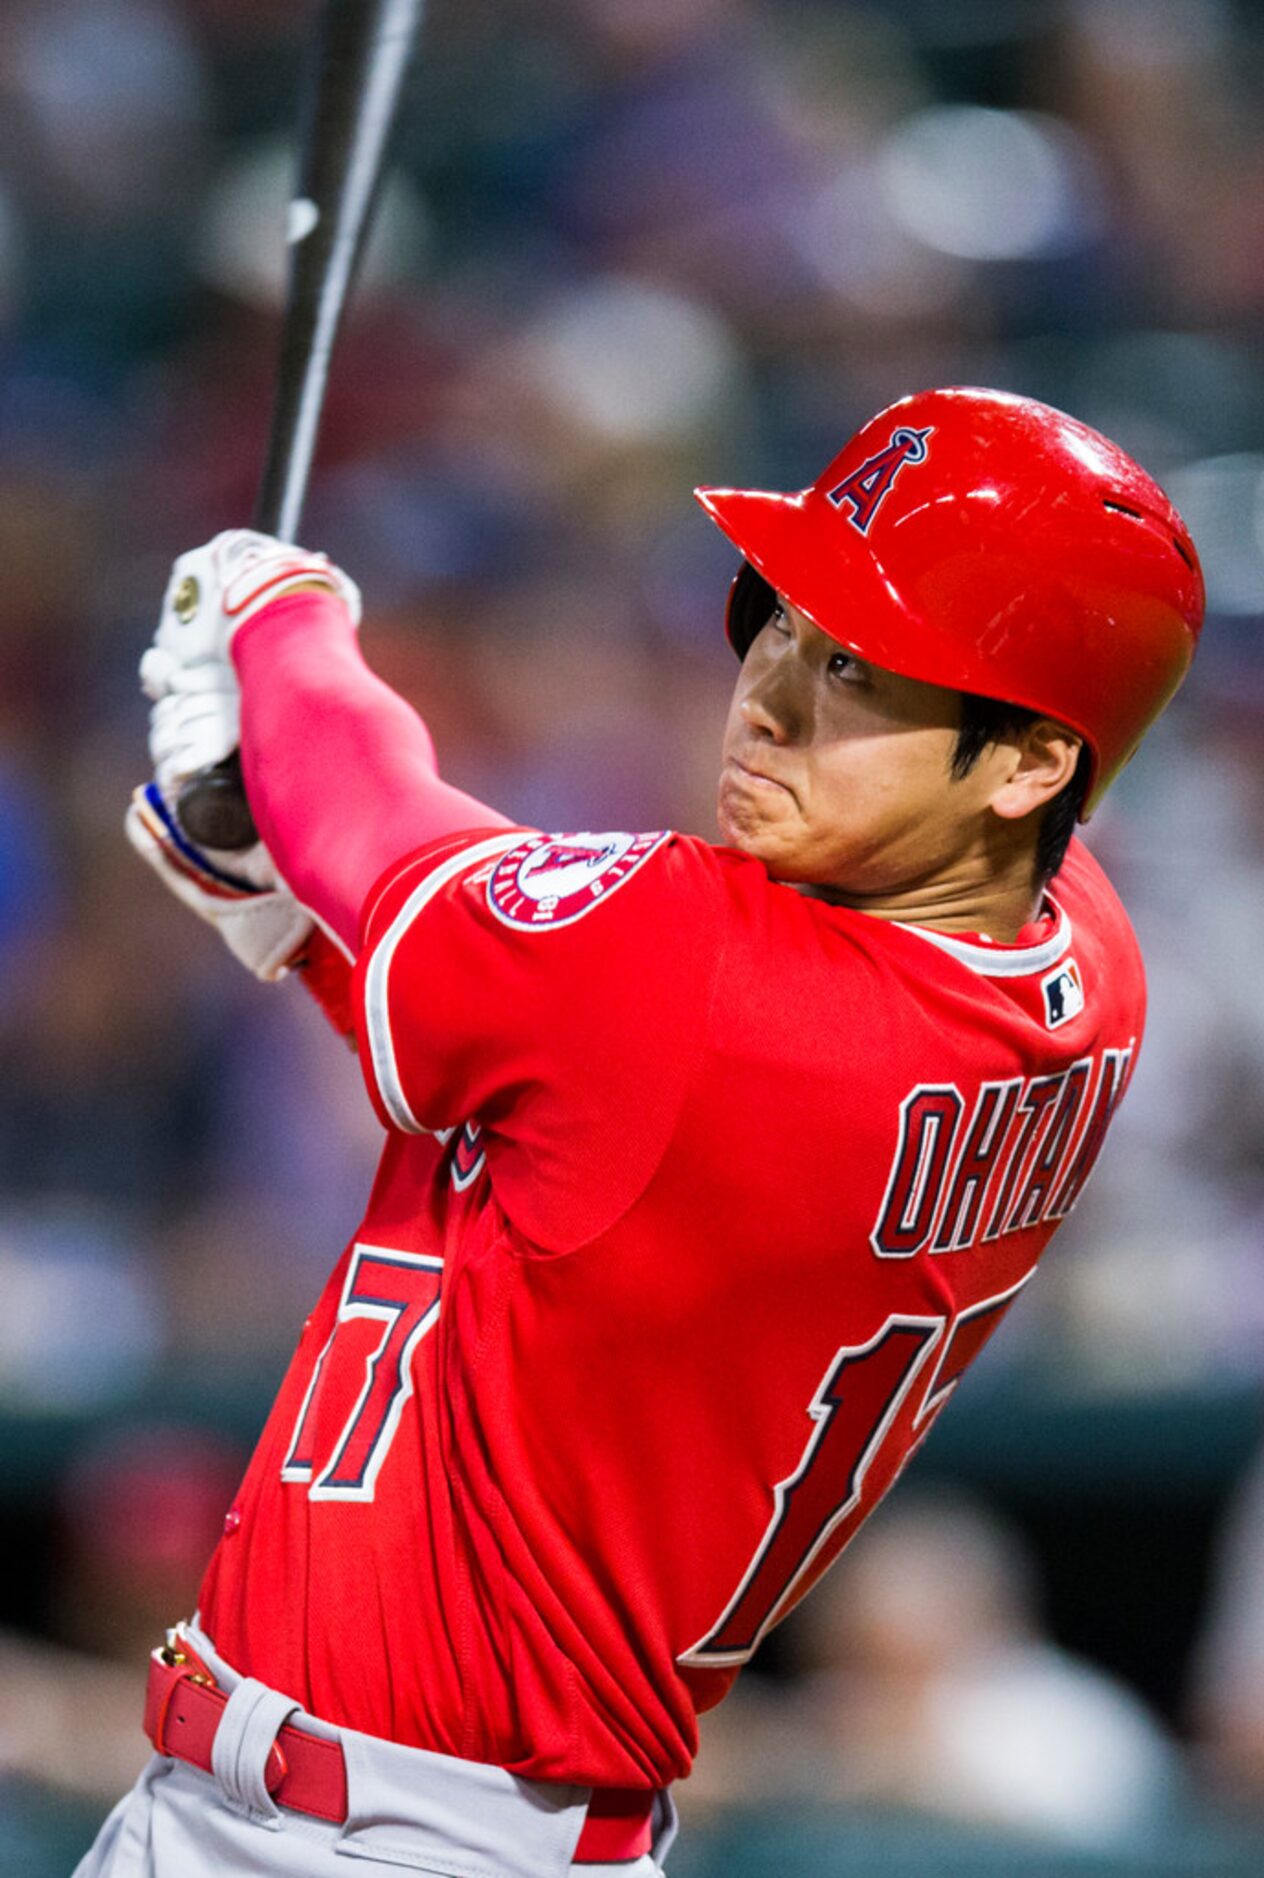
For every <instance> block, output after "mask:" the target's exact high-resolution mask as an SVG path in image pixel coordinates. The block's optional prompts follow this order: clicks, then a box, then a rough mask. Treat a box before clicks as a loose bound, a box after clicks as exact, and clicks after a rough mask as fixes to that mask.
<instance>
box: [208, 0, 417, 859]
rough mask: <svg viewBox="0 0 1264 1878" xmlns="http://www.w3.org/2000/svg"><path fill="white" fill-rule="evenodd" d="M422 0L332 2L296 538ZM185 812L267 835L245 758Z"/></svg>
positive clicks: (302, 291)
mask: <svg viewBox="0 0 1264 1878" xmlns="http://www.w3.org/2000/svg"><path fill="white" fill-rule="evenodd" d="M421 13H422V0H324V4H323V6H322V9H321V13H320V18H319V21H318V24H317V29H316V33H315V36H314V39H313V44H312V71H311V78H310V80H309V83H308V85H307V88H306V92H305V110H304V118H305V124H304V128H303V131H302V133H301V139H300V158H299V169H298V182H297V186H296V189H295V194H294V198H293V200H292V201H291V203H290V209H289V226H288V230H287V236H288V244H289V256H290V260H289V283H288V289H287V293H286V305H285V315H284V319H283V321H282V327H281V349H280V360H279V364H278V368H277V386H276V398H275V403H274V406H273V412H272V422H271V427H270V429H269V433H268V445H267V454H266V458H265V462H264V468H263V476H262V479H261V481H260V484H259V495H258V500H257V502H256V504H255V511H254V517H253V522H252V526H253V527H255V528H258V529H261V530H262V531H263V533H264V534H268V535H277V536H279V537H280V538H281V539H282V540H283V541H293V540H294V538H295V536H296V534H297V532H298V526H299V518H300V516H301V514H302V511H303V499H304V497H305V495H306V493H307V480H308V474H309V472H310V470H311V465H312V455H313V452H314V450H315V447H316V434H317V431H318V429H319V427H320V416H321V409H322V407H323V404H324V399H325V384H326V381H327V379H328V376H329V361H330V356H331V354H332V352H333V347H334V341H335V339H336V338H337V334H338V327H339V323H340V321H341V318H342V313H343V309H344V307H345V305H346V302H347V297H348V294H349V293H350V291H351V286H352V282H353V280H354V278H355V271H356V264H357V262H358V260H359V258H360V254H361V252H362V250H363V247H364V240H365V236H366V234H367V232H368V228H369V223H370V221H371V219H372V214H373V207H374V203H375V201H376V199H377V195H378V189H379V185H380V183H381V179H382V171H383V165H384V160H385V154H386V146H387V142H388V140H389V137H390V132H391V126H392V124H393V123H394V120H395V115H396V111H397V109H398V105H399V98H400V93H401V91H402V89H403V84H404V77H405V73H406V72H407V69H408V63H409V58H410V55H411V53H412V49H413V46H414V44H415V41H416V38H417V32H418V28H419V26H420V23H421ZM176 814H177V817H178V819H179V822H180V825H181V827H182V828H183V829H184V831H185V833H186V834H187V835H188V836H189V838H190V840H192V841H194V842H196V843H197V844H198V845H199V846H201V847H205V848H223V849H227V850H229V851H230V852H239V851H240V850H241V849H243V848H249V847H251V846H253V844H254V843H255V841H257V840H258V834H257V832H256V829H255V825H254V820H253V818H252V816H251V813H250V806H249V804H248V803H247V801H246V792H245V788H244V786H243V783H242V774H241V756H240V753H239V752H238V751H234V752H233V753H232V755H231V756H229V757H226V758H225V759H224V761H223V762H222V763H217V764H215V765H214V767H213V768H210V769H205V770H202V771H201V772H200V773H199V774H198V775H197V776H194V777H191V778H190V780H189V781H188V782H187V783H186V784H185V785H184V788H183V789H182V790H181V792H180V796H179V799H178V801H177V803H176Z"/></svg>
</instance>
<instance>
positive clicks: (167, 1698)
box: [154, 1630, 215, 1754]
mask: <svg viewBox="0 0 1264 1878" xmlns="http://www.w3.org/2000/svg"><path fill="white" fill-rule="evenodd" d="M154 1656H155V1657H156V1658H157V1660H158V1662H160V1663H161V1664H162V1666H163V1668H164V1669H174V1670H175V1671H176V1674H175V1675H174V1676H173V1677H172V1678H171V1681H170V1683H169V1684H168V1685H167V1688H166V1690H165V1691H164V1693H163V1698H162V1704H161V1706H160V1708H159V1710H158V1715H157V1718H156V1720H155V1723H154V1747H155V1748H156V1749H157V1751H158V1753H159V1754H172V1753H174V1749H172V1748H169V1747H168V1746H167V1711H168V1709H169V1708H170V1707H171V1703H172V1698H173V1697H174V1695H175V1692H176V1690H177V1689H178V1688H179V1687H180V1684H181V1683H182V1682H196V1683H199V1684H200V1685H201V1686H202V1688H204V1689H213V1688H214V1687H215V1678H214V1677H213V1676H211V1675H208V1673H207V1671H206V1669H205V1667H204V1666H203V1665H202V1664H201V1663H199V1662H198V1661H197V1659H196V1658H194V1657H191V1656H190V1654H189V1652H188V1651H187V1650H185V1649H183V1648H182V1647H181V1642H180V1636H179V1633H178V1632H177V1631H175V1630H169V1631H168V1632H167V1640H166V1642H165V1643H163V1644H161V1645H160V1646H159V1648H158V1649H156V1650H155V1651H154Z"/></svg>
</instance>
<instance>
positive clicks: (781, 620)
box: [768, 600, 789, 633]
mask: <svg viewBox="0 0 1264 1878" xmlns="http://www.w3.org/2000/svg"><path fill="white" fill-rule="evenodd" d="M768 624H769V625H770V626H771V627H773V628H774V630H775V631H777V632H779V633H784V632H787V631H788V630H789V627H788V624H787V621H786V609H785V608H784V606H782V604H781V602H780V600H777V601H774V603H773V609H772V612H771V613H770V614H769V615H768Z"/></svg>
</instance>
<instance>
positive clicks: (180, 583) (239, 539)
mask: <svg viewBox="0 0 1264 1878" xmlns="http://www.w3.org/2000/svg"><path fill="white" fill-rule="evenodd" d="M312 585H318V586H322V587H328V588H329V589H330V591H331V592H332V593H336V594H337V595H338V598H339V599H340V600H341V601H342V602H343V604H344V605H345V607H346V609H347V612H348V613H349V615H350V617H351V623H352V625H353V626H358V625H359V624H360V612H361V607H360V589H359V588H358V587H357V586H356V584H355V582H354V581H353V580H351V579H349V578H348V576H347V575H346V574H344V573H343V572H342V569H341V568H338V567H335V566H334V564H333V562H332V561H331V560H330V559H329V558H328V556H327V555H324V554H309V553H308V552H307V551H306V550H305V549H303V548H295V547H291V546H290V545H289V543H288V542H284V541H278V540H277V539H276V537H275V536H274V535H261V534H259V533H257V532H256V530H254V529H253V528H229V529H226V530H225V531H224V533H223V534H221V535H216V536H215V539H214V540H213V541H208V542H207V543H206V545H205V547H202V548H193V549H192V550H191V551H190V552H189V553H188V554H182V555H181V556H180V558H179V560H178V561H177V562H176V563H175V566H174V567H173V568H172V570H171V578H170V580H169V581H168V582H167V591H166V593H165V595H164V596H163V603H162V613H161V616H160V617H159V620H158V630H157V631H156V632H155V634H154V637H153V643H152V645H151V646H150V647H149V650H148V651H147V652H146V653H145V656H144V658H143V659H142V660H141V663H140V679H141V685H142V687H143V688H144V691H145V694H146V696H147V697H149V698H152V699H153V700H154V701H155V702H157V701H158V700H160V699H162V698H164V697H166V695H167V694H168V692H170V691H172V690H174V689H175V688H176V684H177V680H178V679H179V678H180V677H184V678H186V679H189V678H191V675H192V674H194V673H197V672H199V671H201V670H202V668H203V667H205V666H207V665H212V666H214V665H216V664H219V665H226V664H227V663H228V648H229V645H230V644H231V642H232V637H233V634H234V633H235V632H236V631H237V629H238V628H239V627H240V626H243V625H244V624H245V622H246V621H247V620H248V619H253V618H254V616H255V614H256V613H258V612H260V611H261V610H262V609H263V608H264V607H265V606H267V605H268V603H269V602H270V601H272V600H275V599H277V598H278V597H279V596H280V595H281V594H283V593H291V592H292V591H293V590H294V588H296V587H308V586H312ZM234 747H235V746H234V745H230V746H229V748H230V749H231V748H234ZM221 754H222V755H225V756H226V755H227V754H228V751H227V750H225V751H223V752H221ZM190 773H192V772H190Z"/></svg>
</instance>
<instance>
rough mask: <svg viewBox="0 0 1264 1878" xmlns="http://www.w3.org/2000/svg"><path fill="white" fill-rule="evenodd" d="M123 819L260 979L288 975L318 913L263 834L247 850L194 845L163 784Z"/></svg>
mask: <svg viewBox="0 0 1264 1878" xmlns="http://www.w3.org/2000/svg"><path fill="white" fill-rule="evenodd" d="M123 826H124V829H125V831H126V834H127V838H128V840H129V841H130V842H131V844H132V846H133V847H134V848H135V850H136V852H137V854H139V855H140V857H141V859H142V860H143V861H145V862H146V863H147V864H148V866H150V867H152V868H153V870H154V872H155V873H156V874H157V876H158V878H159V880H161V882H162V883H163V885H164V887H166V888H167V889H168V891H169V892H171V893H174V894H175V896H176V898H177V900H180V901H182V902H183V904H184V905H185V906H187V907H189V908H190V909H191V910H192V911H193V912H194V913H196V914H197V916H198V918H199V919H201V920H205V921H206V923H207V924H208V925H209V926H213V927H214V928H215V930H216V932H217V933H218V934H219V936H220V938H221V939H222V940H223V941H224V944H225V945H226V946H227V947H228V949H229V951H230V952H231V953H232V954H233V956H234V957H235V958H237V959H239V960H240V961H241V963H242V964H243V965H244V966H246V968H247V969H248V970H249V971H251V972H253V973H254V975H255V977H256V978H262V979H264V980H266V981H268V982H271V981H272V980H274V979H277V978H284V977H285V974H286V972H287V971H288V970H289V969H290V967H291V966H292V965H293V964H294V963H295V962H296V961H297V959H298V957H299V955H300V954H301V952H302V951H303V949H304V947H305V946H306V944H307V941H308V939H309V937H310V935H311V932H312V920H311V916H310V915H309V914H308V913H306V912H305V911H304V909H303V908H302V907H301V906H300V905H299V903H298V901H297V900H296V899H295V898H294V895H293V894H292V893H291V892H290V890H289V888H288V887H287V886H286V885H285V882H284V881H283V880H281V878H280V877H279V875H278V874H277V871H276V867H275V865H274V863H273V860H272V856H271V855H270V854H269V853H268V850H267V849H266V848H265V847H264V845H263V843H262V841H259V842H256V843H255V845H254V847H253V848H247V849H246V851H245V853H243V854H220V853H218V852H216V851H215V850H213V849H202V848H195V847H194V845H193V843H192V842H191V841H190V840H189V839H188V837H187V836H186V835H185V834H184V832H183V830H182V829H181V828H180V825H179V823H178V822H177V821H176V819H175V816H174V815H173V814H172V812H171V809H170V807H169V806H168V804H167V802H166V801H165V800H164V797H163V793H162V791H161V789H160V788H159V787H158V785H157V783H148V784H146V785H145V786H144V787H143V788H140V789H137V790H136V791H135V792H134V793H133V795H132V800H131V804H130V806H129V808H128V811H127V819H126V821H125V822H124V824H123Z"/></svg>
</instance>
